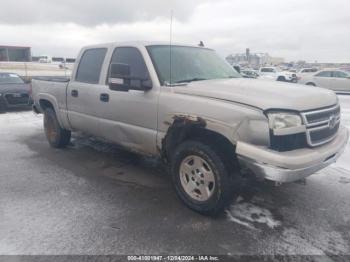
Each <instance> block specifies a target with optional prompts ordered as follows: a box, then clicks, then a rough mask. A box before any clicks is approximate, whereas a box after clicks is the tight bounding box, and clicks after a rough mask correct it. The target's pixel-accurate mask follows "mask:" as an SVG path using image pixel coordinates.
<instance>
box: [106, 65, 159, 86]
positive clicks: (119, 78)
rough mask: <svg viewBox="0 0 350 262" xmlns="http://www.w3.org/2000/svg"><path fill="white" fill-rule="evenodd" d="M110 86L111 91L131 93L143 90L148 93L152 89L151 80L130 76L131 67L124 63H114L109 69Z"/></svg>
mask: <svg viewBox="0 0 350 262" xmlns="http://www.w3.org/2000/svg"><path fill="white" fill-rule="evenodd" d="M108 85H109V88H110V89H111V90H116V91H125V92H127V91H129V90H141V91H146V90H149V89H151V88H152V83H151V80H150V79H149V78H142V77H137V76H131V75H130V66H129V65H128V64H122V63H112V64H111V66H110V69H109V75H108Z"/></svg>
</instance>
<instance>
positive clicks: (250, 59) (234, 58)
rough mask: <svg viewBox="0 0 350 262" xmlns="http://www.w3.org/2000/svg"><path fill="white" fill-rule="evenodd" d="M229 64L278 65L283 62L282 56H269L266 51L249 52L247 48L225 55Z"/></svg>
mask: <svg viewBox="0 0 350 262" xmlns="http://www.w3.org/2000/svg"><path fill="white" fill-rule="evenodd" d="M226 61H227V62H228V63H229V64H231V65H242V66H250V67H260V66H263V65H278V64H280V63H283V62H284V59H283V58H280V57H271V56H270V55H269V54H268V53H251V52H250V49H249V48H247V49H246V52H245V53H239V54H231V55H228V56H227V57H226Z"/></svg>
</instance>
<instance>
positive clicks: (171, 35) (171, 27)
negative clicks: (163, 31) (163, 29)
mask: <svg viewBox="0 0 350 262" xmlns="http://www.w3.org/2000/svg"><path fill="white" fill-rule="evenodd" d="M172 42H173V10H171V11H170V49H169V51H170V53H169V56H170V57H169V61H170V74H169V79H170V83H169V84H170V85H171V84H172V81H171V78H172V70H171V67H172V65H171V64H172V61H171V60H172V50H171V49H172Z"/></svg>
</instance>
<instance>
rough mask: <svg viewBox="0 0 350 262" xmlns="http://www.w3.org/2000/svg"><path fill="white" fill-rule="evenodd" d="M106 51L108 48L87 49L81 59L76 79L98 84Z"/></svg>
mask: <svg viewBox="0 0 350 262" xmlns="http://www.w3.org/2000/svg"><path fill="white" fill-rule="evenodd" d="M106 52H107V49H106V48H95V49H89V50H86V51H85V52H84V54H83V55H82V57H81V59H80V63H79V66H78V70H77V75H76V77H75V80H76V81H78V82H84V83H89V84H97V83H98V82H99V79H100V74H101V69H102V65H103V61H104V59H105V56H106Z"/></svg>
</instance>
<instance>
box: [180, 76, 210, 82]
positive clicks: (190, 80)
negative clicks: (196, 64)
mask: <svg viewBox="0 0 350 262" xmlns="http://www.w3.org/2000/svg"><path fill="white" fill-rule="evenodd" d="M202 80H208V79H207V78H200V77H194V78H190V79H184V80H179V81H176V82H174V83H175V84H180V83H190V82H194V81H202Z"/></svg>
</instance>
